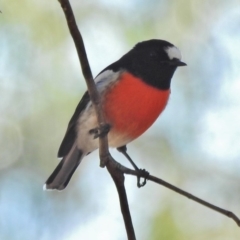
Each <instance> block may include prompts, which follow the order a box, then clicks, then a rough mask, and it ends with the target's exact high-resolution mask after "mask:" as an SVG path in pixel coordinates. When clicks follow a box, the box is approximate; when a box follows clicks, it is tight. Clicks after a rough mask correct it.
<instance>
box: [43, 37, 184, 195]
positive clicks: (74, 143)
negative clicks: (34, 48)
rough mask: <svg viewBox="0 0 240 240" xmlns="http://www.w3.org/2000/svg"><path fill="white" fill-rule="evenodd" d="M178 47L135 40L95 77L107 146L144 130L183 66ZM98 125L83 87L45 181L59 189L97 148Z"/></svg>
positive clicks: (160, 108) (117, 144)
mask: <svg viewBox="0 0 240 240" xmlns="http://www.w3.org/2000/svg"><path fill="white" fill-rule="evenodd" d="M185 65H186V64H185V63H183V62H181V53H180V51H179V49H178V48H177V47H175V46H174V45H173V44H171V43H169V42H167V41H164V40H156V39H153V40H148V41H144V42H140V43H138V44H137V45H136V46H135V47H134V48H133V49H131V50H130V51H129V52H128V53H126V54H125V55H123V56H122V57H121V58H120V59H119V60H118V61H116V62H114V63H112V64H111V65H109V66H108V67H106V68H105V69H104V70H103V71H101V72H100V73H99V74H98V75H97V77H96V78H95V82H96V86H97V89H98V91H99V93H100V95H101V99H102V107H103V111H104V115H105V118H106V121H107V123H109V124H110V126H111V128H110V131H109V134H108V141H109V146H110V147H113V148H118V149H122V147H124V146H126V144H128V143H130V142H131V141H133V140H134V139H136V138H137V137H139V136H140V135H141V134H143V133H144V132H145V131H146V130H147V129H148V128H149V127H150V126H151V125H152V124H153V123H154V121H155V120H156V119H157V118H158V116H159V115H160V114H161V113H162V111H163V110H164V108H165V107H166V105H167V102H168V98H169V95H170V84H171V78H172V76H173V74H174V72H175V70H176V69H177V67H180V66H185ZM97 126H98V123H97V119H96V115H95V111H94V109H93V106H92V103H91V100H90V97H89V94H88V92H86V93H85V94H84V95H83V97H82V99H81V101H80V102H79V104H78V106H77V108H76V110H75V112H74V114H73V116H72V118H71V120H70V122H69V124H68V128H67V131H66V134H65V137H64V138H63V141H62V143H61V146H60V148H59V151H58V157H60V158H62V160H61V161H60V163H59V164H58V166H57V167H56V169H55V170H54V171H53V173H52V174H51V176H50V177H49V178H48V179H47V181H46V184H45V185H44V188H45V189H58V190H62V189H64V188H65V187H66V186H67V184H68V183H69V181H70V179H71V177H72V175H73V173H74V171H75V170H76V168H77V167H78V165H79V164H80V162H81V160H82V159H83V158H84V157H85V156H86V155H87V154H89V153H91V152H92V151H94V150H96V149H98V139H95V138H94V136H93V134H92V131H91V130H92V129H96V128H97Z"/></svg>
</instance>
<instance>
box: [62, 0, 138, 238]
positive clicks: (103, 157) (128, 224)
mask: <svg viewBox="0 0 240 240" xmlns="http://www.w3.org/2000/svg"><path fill="white" fill-rule="evenodd" d="M59 2H60V4H61V6H62V9H63V11H64V14H65V17H66V20H67V24H68V28H69V31H70V33H71V35H72V38H73V40H74V43H75V46H76V49H77V53H78V57H79V60H80V64H81V69H82V72H83V76H84V78H85V81H86V83H87V88H88V93H89V95H90V99H91V101H92V104H93V106H94V109H95V112H96V115H97V120H98V125H99V129H100V130H101V129H103V130H104V129H105V130H106V127H108V124H106V122H105V119H104V115H103V111H102V106H101V98H100V95H99V93H98V91H97V88H96V85H95V83H94V81H93V76H92V72H91V69H90V66H89V63H88V59H87V54H86V51H85V47H84V43H83V39H82V36H81V33H80V31H79V30H78V27H77V24H76V21H75V18H74V14H73V11H72V8H71V5H70V3H69V1H68V0H59ZM99 155H100V166H101V167H105V165H106V166H107V169H108V171H109V173H110V174H111V177H112V178H113V180H114V183H115V185H116V188H117V191H118V195H119V201H120V205H121V211H122V215H123V219H124V223H125V228H126V231H127V236H128V239H129V240H136V237H135V233H134V228H133V224H132V219H131V215H130V210H129V206H128V200H127V194H126V190H125V186H124V175H123V173H122V172H120V171H119V168H118V167H117V165H118V163H117V162H116V161H115V160H114V159H113V158H112V156H111V155H110V153H109V150H108V138H107V134H101V132H100V135H99Z"/></svg>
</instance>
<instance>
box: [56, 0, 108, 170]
mask: <svg viewBox="0 0 240 240" xmlns="http://www.w3.org/2000/svg"><path fill="white" fill-rule="evenodd" d="M59 2H60V4H61V6H62V9H63V11H64V14H65V17H66V20H67V24H68V28H69V31H70V33H71V35H72V38H73V41H74V44H75V47H76V49H77V53H78V57H79V61H80V65H81V69H82V73H83V76H84V78H85V81H86V84H87V88H88V93H89V95H90V99H91V101H92V104H93V106H94V109H95V112H96V115H97V120H98V124H99V127H103V126H105V125H106V122H105V119H104V115H103V111H102V106H101V98H100V95H99V93H98V91H97V88H96V85H95V82H94V81H93V76H92V72H91V68H90V65H89V62H88V58H87V54H86V51H85V47H84V42H83V38H82V35H81V33H80V31H79V30H78V27H77V24H76V21H75V17H74V14H73V11H72V8H71V5H70V3H69V1H68V0H59ZM99 155H100V160H101V162H100V166H101V167H105V165H106V162H107V161H108V157H109V155H110V153H109V150H108V138H107V135H106V134H105V135H103V136H101V137H99Z"/></svg>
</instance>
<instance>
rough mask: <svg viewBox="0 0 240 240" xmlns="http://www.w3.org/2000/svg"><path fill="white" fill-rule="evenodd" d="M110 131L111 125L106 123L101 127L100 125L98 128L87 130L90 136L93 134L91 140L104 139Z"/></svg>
mask: <svg viewBox="0 0 240 240" xmlns="http://www.w3.org/2000/svg"><path fill="white" fill-rule="evenodd" d="M110 129H111V125H110V124H108V123H106V124H103V125H100V126H99V127H96V128H93V129H90V130H89V133H90V134H93V138H94V139H96V138H99V137H104V136H106V135H107V134H108V132H109V131H110Z"/></svg>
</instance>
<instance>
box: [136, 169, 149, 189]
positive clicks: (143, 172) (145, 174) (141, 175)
mask: <svg viewBox="0 0 240 240" xmlns="http://www.w3.org/2000/svg"><path fill="white" fill-rule="evenodd" d="M137 171H138V172H139V175H138V176H137V186H138V187H139V188H140V187H143V186H145V185H146V183H147V178H148V176H149V172H148V171H146V170H145V169H138V170H137ZM141 178H143V179H144V180H143V182H141Z"/></svg>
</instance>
